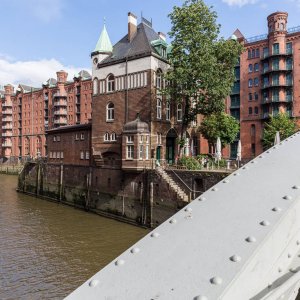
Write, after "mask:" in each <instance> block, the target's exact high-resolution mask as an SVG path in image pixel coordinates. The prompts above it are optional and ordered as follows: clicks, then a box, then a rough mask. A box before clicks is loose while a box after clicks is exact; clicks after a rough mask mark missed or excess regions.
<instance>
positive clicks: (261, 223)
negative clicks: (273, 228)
mask: <svg viewBox="0 0 300 300" xmlns="http://www.w3.org/2000/svg"><path fill="white" fill-rule="evenodd" d="M259 224H260V225H262V226H269V225H270V222H269V221H266V220H264V221H261V222H260V223H259Z"/></svg>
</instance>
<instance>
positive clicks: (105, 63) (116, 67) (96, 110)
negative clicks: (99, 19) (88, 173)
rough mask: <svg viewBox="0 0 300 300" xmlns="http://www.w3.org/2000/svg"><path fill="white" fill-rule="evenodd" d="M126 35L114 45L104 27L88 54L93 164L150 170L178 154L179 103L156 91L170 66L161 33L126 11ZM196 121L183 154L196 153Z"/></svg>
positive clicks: (167, 48)
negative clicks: (154, 165) (91, 64)
mask: <svg viewBox="0 0 300 300" xmlns="http://www.w3.org/2000/svg"><path fill="white" fill-rule="evenodd" d="M127 28H128V32H127V34H126V35H125V36H124V37H123V38H122V39H121V40H120V41H119V42H117V43H116V44H115V45H114V46H112V44H111V42H110V39H109V36H108V34H107V31H106V28H105V26H104V28H103V30H102V33H101V35H100V38H99V41H98V43H97V45H96V48H95V50H94V51H93V52H92V54H91V58H92V62H93V68H92V80H93V118H92V149H93V159H94V162H95V164H96V165H97V166H104V165H114V166H118V167H122V169H126V170H129V169H134V170H137V169H143V168H148V167H150V166H152V165H153V164H154V162H155V161H159V162H160V163H161V164H163V163H165V162H167V163H173V162H174V161H175V158H176V156H178V151H179V146H178V144H177V141H176V140H177V138H178V136H179V132H180V128H181V123H182V116H183V110H184V107H183V104H181V103H178V104H177V103H176V104H175V103H174V102H173V101H172V99H167V98H166V97H165V96H163V95H162V94H161V93H160V90H161V89H162V88H163V87H164V85H165V82H164V80H163V76H162V75H163V73H164V72H166V70H167V68H168V67H169V65H168V61H167V53H168V50H169V46H168V44H167V43H166V41H165V35H164V34H163V33H161V32H155V31H154V29H153V28H152V23H151V22H149V21H148V20H146V19H144V18H142V20H141V23H140V24H139V25H137V18H136V16H134V15H133V14H132V13H128V27H127ZM196 127H197V122H196V121H195V122H193V123H192V124H190V127H189V128H188V130H187V131H186V132H185V136H186V140H187V142H186V145H185V146H184V152H185V154H186V155H190V154H194V155H195V154H197V153H199V151H200V149H199V134H198V133H197V132H196Z"/></svg>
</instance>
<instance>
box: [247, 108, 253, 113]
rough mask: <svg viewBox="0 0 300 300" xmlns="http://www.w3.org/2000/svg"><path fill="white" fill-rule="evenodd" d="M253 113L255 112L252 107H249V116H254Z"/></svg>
mask: <svg viewBox="0 0 300 300" xmlns="http://www.w3.org/2000/svg"><path fill="white" fill-rule="evenodd" d="M252 112H253V110H252V107H249V108H248V114H249V115H252Z"/></svg>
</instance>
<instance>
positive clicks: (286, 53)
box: [261, 49, 293, 60]
mask: <svg viewBox="0 0 300 300" xmlns="http://www.w3.org/2000/svg"><path fill="white" fill-rule="evenodd" d="M291 55H293V49H287V50H286V51H273V52H272V53H269V52H266V53H263V56H262V58H261V60H266V59H268V58H269V57H276V56H291Z"/></svg>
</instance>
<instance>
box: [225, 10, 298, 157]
mask: <svg viewBox="0 0 300 300" xmlns="http://www.w3.org/2000/svg"><path fill="white" fill-rule="evenodd" d="M287 19H288V14H287V13H286V12H276V13H272V14H271V15H269V16H268V18H267V24H268V34H264V35H260V36H257V37H253V38H249V39H246V38H245V37H244V36H243V35H242V34H241V32H240V31H239V30H236V31H235V32H234V35H235V37H236V38H237V40H238V41H239V42H240V43H242V44H243V46H244V47H245V52H243V53H242V55H241V56H240V64H239V65H238V66H236V68H235V74H236V81H235V84H234V87H233V90H232V94H231V96H230V100H231V101H229V110H230V112H231V115H232V116H234V117H236V118H237V119H239V120H240V139H241V143H242V158H244V159H251V158H253V157H254V156H257V155H258V154H260V153H261V152H263V147H262V143H261V139H262V133H263V128H264V124H265V122H266V121H267V120H268V119H269V117H270V115H272V116H276V115H277V114H278V113H279V112H286V113H287V114H288V115H289V116H290V117H292V118H297V119H298V118H299V117H300V90H299V80H300V67H299V66H300V27H294V28H290V29H288V28H287ZM230 150H231V151H230V156H231V157H232V158H235V157H236V151H237V142H236V143H234V144H232V145H231V149H230Z"/></svg>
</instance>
